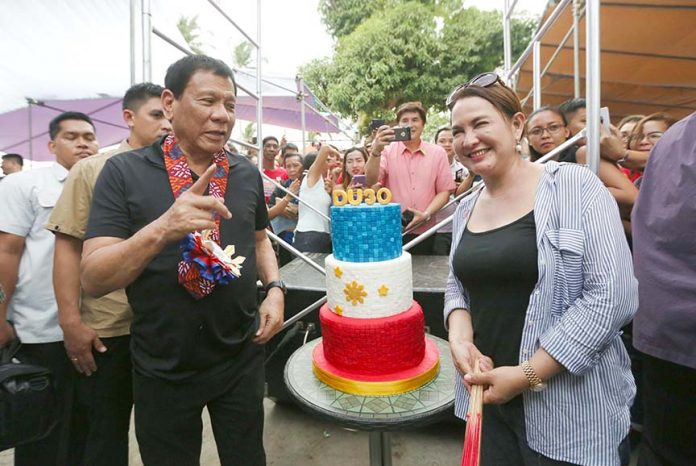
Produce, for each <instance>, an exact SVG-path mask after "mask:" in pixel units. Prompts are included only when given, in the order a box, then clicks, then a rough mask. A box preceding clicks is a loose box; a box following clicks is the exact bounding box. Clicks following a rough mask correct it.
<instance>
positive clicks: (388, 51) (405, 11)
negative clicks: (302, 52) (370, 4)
mask: <svg viewBox="0 0 696 466" xmlns="http://www.w3.org/2000/svg"><path fill="white" fill-rule="evenodd" d="M346 1H347V2H348V3H351V2H357V1H358V0H346ZM384 1H385V2H386V3H387V5H386V7H385V9H384V10H382V11H379V12H375V11H373V12H372V13H371V14H370V15H369V17H367V19H364V20H362V22H361V23H360V24H359V25H358V26H357V27H355V28H354V30H353V31H352V32H350V33H349V34H347V35H345V36H342V37H339V38H338V41H337V44H336V49H335V52H334V56H333V57H332V58H331V59H322V60H315V61H313V62H310V63H309V64H307V65H306V66H304V67H303V68H302V71H301V72H302V74H303V76H304V78H305V80H306V82H307V83H308V85H309V86H310V87H311V88H312V90H313V91H314V92H315V93H316V94H317V96H318V97H319V98H320V99H321V100H322V101H323V102H325V103H326V104H327V105H329V107H330V108H331V109H332V110H334V111H336V112H338V113H340V114H341V115H343V116H345V117H351V118H353V119H355V120H357V121H358V124H359V126H360V127H362V128H365V127H366V126H367V124H368V122H369V120H370V119H371V118H373V117H382V118H389V117H390V116H392V115H393V109H394V107H396V106H397V105H399V104H400V103H403V102H406V101H411V100H419V101H421V102H423V104H424V106H426V107H427V108H431V109H433V110H434V111H443V110H444V109H445V108H444V100H445V97H446V95H447V93H448V92H450V90H451V89H452V88H453V87H454V86H455V85H457V84H459V83H461V82H463V81H465V80H467V79H470V78H471V77H473V76H475V75H476V74H478V73H482V72H485V71H492V70H495V69H496V67H498V66H500V65H501V64H502V57H503V43H502V42H503V40H502V37H503V33H502V20H501V16H500V13H498V12H485V11H480V10H478V9H475V8H467V9H463V8H461V7H460V6H459V2H456V1H452V0H439V1H438V0H430V1H426V0H422V1H415V0H413V1H405V2H404V1H402V2H397V1H396V0H384ZM327 2H328V0H322V3H323V4H325V3H327ZM334 3H344V2H340V1H339V0H335V2H334ZM351 4H353V3H351ZM344 11H348V10H347V9H346V10H344ZM346 14H347V13H346ZM346 24H347V23H346ZM327 27H329V28H330V30H331V26H327ZM534 27H535V22H534V21H531V20H526V21H519V20H514V21H513V24H512V35H513V37H514V38H515V44H516V47H515V48H514V49H513V55H514V56H517V55H519V53H521V51H522V50H523V49H524V47H526V45H527V43H528V41H529V38H530V37H531V35H532V33H533V31H534Z"/></svg>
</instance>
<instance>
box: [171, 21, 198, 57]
mask: <svg viewBox="0 0 696 466" xmlns="http://www.w3.org/2000/svg"><path fill="white" fill-rule="evenodd" d="M176 27H177V28H178V29H179V32H180V33H181V35H182V36H183V37H184V40H185V41H186V43H187V44H188V46H189V47H190V48H191V50H192V51H193V53H196V54H199V55H203V54H204V52H203V50H202V49H201V47H202V46H203V44H202V43H201V41H200V40H199V35H200V26H199V25H198V15H196V16H194V17H193V18H187V17H186V16H182V17H181V18H179V22H178V23H176Z"/></svg>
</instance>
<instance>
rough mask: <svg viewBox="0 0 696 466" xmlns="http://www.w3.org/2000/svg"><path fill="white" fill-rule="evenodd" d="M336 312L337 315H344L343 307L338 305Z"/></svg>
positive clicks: (335, 308)
mask: <svg viewBox="0 0 696 466" xmlns="http://www.w3.org/2000/svg"><path fill="white" fill-rule="evenodd" d="M334 311H335V312H336V315H339V316H342V315H343V307H341V305H340V304H336V307H334Z"/></svg>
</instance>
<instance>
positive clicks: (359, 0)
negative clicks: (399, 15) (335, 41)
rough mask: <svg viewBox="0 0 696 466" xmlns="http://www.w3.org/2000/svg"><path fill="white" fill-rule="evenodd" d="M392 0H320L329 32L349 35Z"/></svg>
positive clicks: (336, 34)
mask: <svg viewBox="0 0 696 466" xmlns="http://www.w3.org/2000/svg"><path fill="white" fill-rule="evenodd" d="M389 3H392V2H390V0H320V1H319V13H320V14H321V18H322V21H324V24H325V25H326V28H327V30H328V31H329V34H331V35H332V36H334V37H343V36H347V35H348V34H350V33H351V32H353V31H354V30H355V28H356V27H358V26H359V25H360V23H362V22H363V21H365V20H366V19H367V18H369V17H370V16H371V15H372V13H374V12H375V11H382V10H383V9H384V8H385V7H386V6H387V4H389Z"/></svg>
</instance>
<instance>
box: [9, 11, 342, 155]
mask: <svg viewBox="0 0 696 466" xmlns="http://www.w3.org/2000/svg"><path fill="white" fill-rule="evenodd" d="M171 6H172V5H171V2H164V1H162V0H154V1H153V8H152V10H153V23H154V25H155V26H156V28H157V29H158V30H160V31H162V32H164V33H166V35H167V36H168V37H170V38H175V39H177V40H176V42H177V43H178V44H179V46H181V45H182V44H186V42H185V41H184V39H183V37H182V36H181V34H180V33H179V31H178V29H177V28H176V26H175V25H176V21H177V19H178V16H177V14H175V12H173V10H175V8H172V7H171ZM202 7H205V2H202ZM28 25H31V29H32V30H36V31H42V32H43V33H42V34H28V31H27V27H28ZM0 28H1V29H2V30H3V40H2V41H0V56H2V57H3V62H2V63H0V82H2V83H3V86H2V88H0V151H2V152H17V153H20V154H22V155H24V156H25V157H27V158H28V159H30V160H35V161H44V160H53V156H52V155H51V154H49V152H48V149H47V143H48V122H49V121H50V120H51V119H52V118H53V117H55V116H56V115H58V114H59V113H61V112H63V111H68V110H75V111H81V112H84V113H87V114H88V115H90V116H91V117H92V118H93V120H94V122H95V126H96V130H97V136H98V139H99V142H100V145H101V146H102V147H103V146H107V145H110V144H114V143H117V142H118V141H120V140H121V139H122V138H123V137H124V136H125V135H126V134H127V128H126V126H125V124H124V122H123V118H122V116H121V115H122V112H121V97H122V96H123V93H124V92H125V90H126V89H127V88H128V87H129V84H130V66H129V64H130V58H129V57H130V52H129V50H130V48H129V38H130V34H129V30H130V28H129V2H128V1H124V0H104V1H102V2H84V1H80V2H77V1H76V0H55V1H52V2H44V1H41V0H26V1H23V2H4V4H3V15H2V16H0ZM219 29H221V27H219V26H216V30H219ZM49 31H50V36H49ZM183 47H186V46H185V45H183ZM213 55H215V54H213ZM218 55H222V56H223V58H224V56H225V54H224V53H222V52H219V53H218ZM182 56H183V55H182V52H181V51H180V50H177V49H176V48H175V47H172V46H171V45H170V44H168V43H166V42H165V41H162V40H160V39H159V38H156V37H154V38H153V39H152V76H153V77H152V80H153V82H157V83H163V81H164V74H165V71H166V69H167V67H168V66H169V64H171V63H173V62H174V61H175V60H177V59H179V58H181V57H182ZM228 56H229V55H228ZM236 79H237V81H238V83H239V84H240V87H244V88H246V89H252V90H255V89H256V71H255V70H239V71H237V72H236ZM300 87H302V89H300ZM261 95H262V98H263V110H262V115H263V122H264V123H266V124H273V125H278V126H283V127H286V128H291V129H301V128H302V118H301V113H302V112H301V108H302V105H301V101H302V99H304V102H305V104H306V105H305V106H304V107H305V118H304V120H305V129H306V130H308V131H315V132H324V133H330V132H339V131H341V130H342V128H345V127H346V125H343V124H342V123H341V122H340V120H339V119H338V117H336V116H335V115H332V114H330V113H329V112H328V111H326V109H325V108H323V106H322V105H321V103H320V102H319V101H318V99H316V97H315V96H314V95H313V94H312V92H311V91H310V90H309V89H308V88H307V87H306V86H305V85H304V84H301V82H300V81H298V80H296V79H295V78H294V77H267V76H263V81H262V91H261ZM300 96H301V97H300ZM237 118H238V119H241V120H249V121H255V120H256V102H255V100H254V98H252V97H250V96H249V95H247V94H246V93H245V92H243V91H242V90H240V91H239V96H238V106H237Z"/></svg>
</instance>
